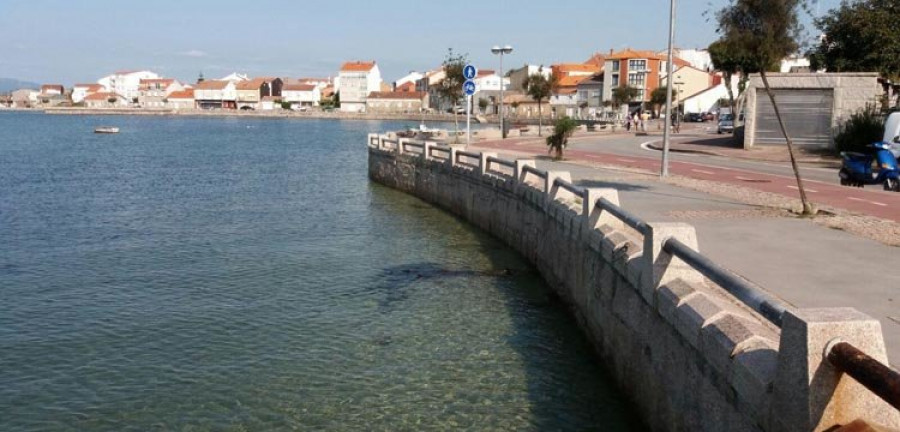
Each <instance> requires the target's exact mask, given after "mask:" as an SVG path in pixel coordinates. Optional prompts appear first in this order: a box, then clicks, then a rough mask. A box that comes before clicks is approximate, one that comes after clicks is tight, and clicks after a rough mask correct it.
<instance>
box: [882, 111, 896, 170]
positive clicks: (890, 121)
mask: <svg viewBox="0 0 900 432" xmlns="http://www.w3.org/2000/svg"><path fill="white" fill-rule="evenodd" d="M882 141H884V142H886V143H889V144H890V145H891V153H893V154H894V157H896V158H898V159H900V112H893V113H891V114H890V115H889V116H888V118H887V120H886V121H885V122H884V138H882Z"/></svg>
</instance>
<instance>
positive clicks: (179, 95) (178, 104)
mask: <svg viewBox="0 0 900 432" xmlns="http://www.w3.org/2000/svg"><path fill="white" fill-rule="evenodd" d="M194 106H195V102H194V89H184V90H180V91H176V92H172V93H170V94H169V96H168V98H166V107H167V108H170V109H176V110H181V109H193V108H194Z"/></svg>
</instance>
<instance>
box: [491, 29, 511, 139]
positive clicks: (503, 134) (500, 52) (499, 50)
mask: <svg viewBox="0 0 900 432" xmlns="http://www.w3.org/2000/svg"><path fill="white" fill-rule="evenodd" d="M512 50H513V49H512V47H511V46H509V45H505V46H503V47H502V48H501V47H499V46H497V45H494V47H493V48H491V52H492V53H494V54H497V55H499V56H500V113H499V114H500V136H501V137H503V138H504V139H505V138H506V128H504V127H503V87H504V85H503V55H504V54H509V53H511V52H512Z"/></svg>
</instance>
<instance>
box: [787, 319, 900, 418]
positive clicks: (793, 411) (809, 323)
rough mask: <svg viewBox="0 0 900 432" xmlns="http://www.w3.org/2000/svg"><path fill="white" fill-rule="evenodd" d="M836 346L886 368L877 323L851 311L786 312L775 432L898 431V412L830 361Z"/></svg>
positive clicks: (884, 353)
mask: <svg viewBox="0 0 900 432" xmlns="http://www.w3.org/2000/svg"><path fill="white" fill-rule="evenodd" d="M837 341H841V342H848V343H850V344H851V345H853V346H855V347H856V348H858V349H860V350H862V351H863V352H865V353H866V354H868V355H869V356H871V357H873V358H875V359H876V360H878V361H879V362H881V363H884V364H887V352H886V351H885V347H884V338H883V336H882V333H881V323H879V322H878V320H876V319H875V318H872V317H870V316H868V315H866V314H864V313H862V312H859V311H857V310H856V309H853V308H831V309H801V310H797V311H788V312H785V314H784V316H783V317H782V325H781V342H780V347H779V349H778V370H777V372H776V375H775V383H774V387H775V388H774V392H773V393H774V395H773V398H774V399H773V401H772V408H771V409H772V413H771V419H772V424H771V425H770V426H771V427H770V429H771V430H774V431H785V432H786V431H823V430H829V429H830V428H832V427H834V426H835V425H846V424H849V423H851V422H853V421H854V420H857V419H863V420H866V421H870V422H873V423H877V424H881V425H883V426H887V427H892V428H900V412H898V411H897V410H896V409H894V408H893V407H891V406H890V405H888V403H887V402H885V401H883V400H881V398H879V397H878V396H876V395H875V394H874V393H872V392H870V391H869V390H868V389H866V388H865V387H863V386H862V384H859V383H858V382H856V380H854V379H853V378H852V377H850V376H847V375H845V374H843V373H841V372H839V371H838V370H837V369H835V367H834V366H832V365H831V363H830V362H829V361H828V360H826V358H825V356H826V355H827V353H826V349H827V348H829V346H830V344H831V343H834V342H837Z"/></svg>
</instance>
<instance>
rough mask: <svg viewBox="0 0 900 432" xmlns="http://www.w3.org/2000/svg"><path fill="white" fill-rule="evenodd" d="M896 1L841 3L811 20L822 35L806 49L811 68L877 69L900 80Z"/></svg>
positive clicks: (867, 0) (885, 76)
mask: <svg viewBox="0 0 900 432" xmlns="http://www.w3.org/2000/svg"><path fill="white" fill-rule="evenodd" d="M898 16H900V2H897V0H852V1H844V2H841V6H840V7H839V8H837V9H832V10H831V11H829V12H828V13H826V14H825V15H824V16H822V17H820V18H817V19H816V20H815V25H816V27H817V28H818V29H819V30H821V31H822V34H823V35H824V36H823V37H822V39H821V41H820V42H819V44H818V45H817V46H815V47H814V48H813V49H812V50H810V52H809V57H810V63H811V67H812V68H813V69H816V70H820V69H827V70H828V71H830V72H879V73H881V75H882V76H883V77H884V78H887V79H890V80H892V81H897V80H900V32H897V17H898Z"/></svg>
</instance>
